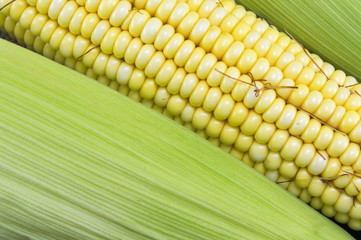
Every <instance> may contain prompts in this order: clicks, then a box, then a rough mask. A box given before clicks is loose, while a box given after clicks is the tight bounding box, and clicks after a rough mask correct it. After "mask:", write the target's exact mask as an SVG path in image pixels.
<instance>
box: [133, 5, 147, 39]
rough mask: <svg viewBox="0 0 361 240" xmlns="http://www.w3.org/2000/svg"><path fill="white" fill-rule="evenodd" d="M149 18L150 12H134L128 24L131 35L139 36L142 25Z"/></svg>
mask: <svg viewBox="0 0 361 240" xmlns="http://www.w3.org/2000/svg"><path fill="white" fill-rule="evenodd" d="M149 19H150V14H149V13H148V12H146V11H141V12H139V11H138V12H136V13H135V14H134V16H133V18H132V19H131V21H130V24H129V33H130V34H131V35H132V36H133V37H140V35H141V33H142V31H143V28H144V26H145V25H146V23H147V22H148V21H149Z"/></svg>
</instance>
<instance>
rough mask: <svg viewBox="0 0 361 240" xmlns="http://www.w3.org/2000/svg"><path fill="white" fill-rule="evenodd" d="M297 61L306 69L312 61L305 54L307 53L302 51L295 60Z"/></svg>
mask: <svg viewBox="0 0 361 240" xmlns="http://www.w3.org/2000/svg"><path fill="white" fill-rule="evenodd" d="M295 60H296V61H299V62H300V63H302V65H303V66H304V67H307V65H308V64H309V63H310V61H311V59H310V57H309V56H308V55H307V54H306V53H305V51H302V52H300V53H298V54H297V55H296V58H295Z"/></svg>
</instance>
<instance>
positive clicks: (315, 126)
mask: <svg viewBox="0 0 361 240" xmlns="http://www.w3.org/2000/svg"><path fill="white" fill-rule="evenodd" d="M320 130H321V123H320V122H319V121H318V120H316V119H311V120H310V121H309V123H308V125H307V127H306V129H305V131H303V133H302V135H301V138H302V140H303V141H305V142H306V143H311V142H313V141H314V140H315V139H316V137H317V135H318V133H319V132H320Z"/></svg>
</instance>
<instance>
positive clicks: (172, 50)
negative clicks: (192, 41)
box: [163, 33, 184, 58]
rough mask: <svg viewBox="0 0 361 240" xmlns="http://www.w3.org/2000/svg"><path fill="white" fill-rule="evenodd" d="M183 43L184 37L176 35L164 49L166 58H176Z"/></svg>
mask: <svg viewBox="0 0 361 240" xmlns="http://www.w3.org/2000/svg"><path fill="white" fill-rule="evenodd" d="M183 42H184V36H183V35H182V34H180V33H175V34H174V35H173V36H172V37H171V39H170V40H169V41H168V43H167V44H166V45H165V47H164V49H163V53H164V56H165V57H166V58H174V56H175V54H176V53H177V52H178V49H179V48H180V46H181V45H182V44H183Z"/></svg>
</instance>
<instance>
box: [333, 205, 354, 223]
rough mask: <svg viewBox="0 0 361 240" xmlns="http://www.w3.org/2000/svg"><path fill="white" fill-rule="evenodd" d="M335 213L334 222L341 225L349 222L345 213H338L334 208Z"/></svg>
mask: <svg viewBox="0 0 361 240" xmlns="http://www.w3.org/2000/svg"><path fill="white" fill-rule="evenodd" d="M335 211H336V212H337V213H336V215H335V220H336V222H338V223H341V224H346V223H348V222H349V221H350V217H349V215H348V214H347V213H340V212H338V210H337V208H336V207H335Z"/></svg>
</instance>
